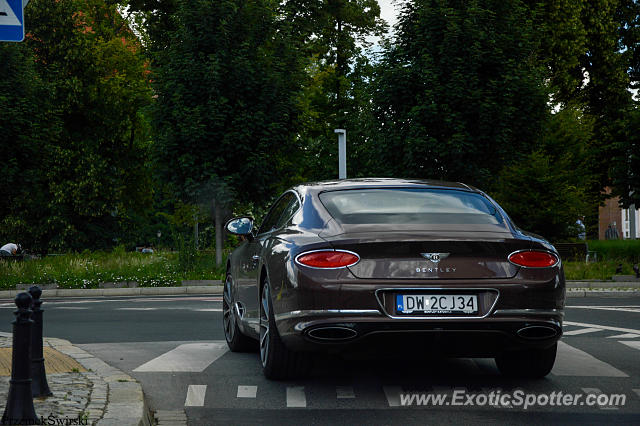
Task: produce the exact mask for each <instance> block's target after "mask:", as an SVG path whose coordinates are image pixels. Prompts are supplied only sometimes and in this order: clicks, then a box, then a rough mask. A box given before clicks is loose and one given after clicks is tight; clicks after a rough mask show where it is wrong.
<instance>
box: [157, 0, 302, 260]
mask: <svg viewBox="0 0 640 426" xmlns="http://www.w3.org/2000/svg"><path fill="white" fill-rule="evenodd" d="M276 5H277V4H276V3H275V2H273V1H268V0H241V1H238V0H236V1H232V0H227V1H217V2H210V1H205V0H199V1H189V2H188V1H182V2H179V5H178V9H177V12H176V13H175V14H174V15H173V17H172V20H173V21H174V22H175V24H176V27H177V30H175V31H173V32H171V33H170V34H169V46H168V48H167V49H165V50H163V51H160V52H158V53H157V58H156V61H155V63H156V64H157V68H156V69H155V74H154V79H155V83H156V84H155V89H156V92H157V95H158V99H157V104H156V108H155V118H154V126H155V131H156V135H157V136H156V137H157V141H156V149H155V156H156V160H157V166H158V169H157V171H158V176H159V179H160V181H162V182H166V183H167V184H168V186H169V188H168V191H169V193H171V194H173V195H174V196H175V197H177V198H179V199H182V200H183V201H184V202H189V203H196V202H198V201H200V200H201V198H202V196H203V194H208V196H209V197H211V198H210V203H214V204H215V206H216V208H215V209H214V210H216V214H215V216H216V218H217V219H218V220H217V221H216V233H217V234H218V235H221V234H222V228H221V225H222V221H223V220H220V219H221V218H222V219H224V218H223V214H222V212H221V211H220V210H218V209H224V208H225V207H226V205H228V204H229V203H230V201H229V198H230V195H232V192H233V194H236V195H237V196H236V197H232V198H234V201H248V200H254V201H255V200H266V199H268V198H269V197H270V195H271V193H272V192H273V191H274V190H276V189H279V188H281V187H282V186H286V185H288V184H289V183H290V181H291V180H292V179H296V176H295V175H294V176H292V175H290V174H289V173H288V172H289V171H290V170H292V169H294V170H295V169H296V167H293V164H294V162H295V161H296V158H297V154H296V152H297V149H296V145H295V143H294V142H295V136H296V134H297V131H298V127H297V116H298V110H299V106H298V98H297V96H298V92H299V91H300V87H301V78H302V64H301V60H300V56H299V53H298V51H297V50H296V49H295V46H294V45H293V44H292V43H290V40H289V33H290V30H289V27H288V23H287V22H286V21H282V20H279V19H278V16H277V14H276V7H275V6H276ZM211 188H217V189H218V190H217V191H213V193H212V192H211V191H210V189H211ZM224 188H229V189H231V190H233V191H227V190H224ZM218 249H219V250H218V251H220V250H221V247H218ZM219 258H220V257H218V259H219Z"/></svg>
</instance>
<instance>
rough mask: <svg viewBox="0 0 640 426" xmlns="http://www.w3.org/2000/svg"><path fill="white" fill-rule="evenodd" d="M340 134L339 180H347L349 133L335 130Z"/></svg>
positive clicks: (343, 130)
mask: <svg viewBox="0 0 640 426" xmlns="http://www.w3.org/2000/svg"><path fill="white" fill-rule="evenodd" d="M334 132H335V133H337V134H338V179H346V178H347V131H346V130H345V129H335V130H334Z"/></svg>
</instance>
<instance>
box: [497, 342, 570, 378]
mask: <svg viewBox="0 0 640 426" xmlns="http://www.w3.org/2000/svg"><path fill="white" fill-rule="evenodd" d="M557 350H558V344H557V343H554V344H553V345H552V346H550V347H548V348H546V349H527V350H523V351H510V352H504V353H503V354H502V355H500V356H497V357H496V358H495V360H496V365H497V366H498V370H500V372H501V373H502V374H503V375H505V376H509V377H519V378H525V379H541V378H543V377H544V376H546V375H547V374H549V373H550V372H551V369H552V368H553V364H554V363H555V362H556V351H557Z"/></svg>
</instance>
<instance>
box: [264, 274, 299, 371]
mask: <svg viewBox="0 0 640 426" xmlns="http://www.w3.org/2000/svg"><path fill="white" fill-rule="evenodd" d="M260 361H262V371H263V372H264V375H265V377H266V378H267V379H275V380H279V379H290V378H295V377H299V376H302V375H304V374H306V373H307V372H308V370H309V367H310V365H311V363H310V359H309V356H308V355H307V354H305V353H301V352H294V351H291V350H289V349H288V348H287V347H286V346H285V345H284V343H283V342H282V340H281V339H280V335H279V334H278V329H277V328H276V323H275V318H274V315H273V307H272V305H271V295H270V291H269V282H268V281H267V280H266V279H265V281H264V284H263V288H262V295H261V297H260Z"/></svg>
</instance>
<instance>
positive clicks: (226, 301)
mask: <svg viewBox="0 0 640 426" xmlns="http://www.w3.org/2000/svg"><path fill="white" fill-rule="evenodd" d="M232 282H233V281H232V278H231V274H227V279H226V280H225V282H224V291H223V293H222V324H223V326H224V337H225V339H226V340H227V345H228V346H229V349H231V351H232V352H247V351H252V350H254V349H255V346H256V342H255V340H253V339H251V338H250V337H247V336H245V335H244V334H242V332H241V331H240V329H239V328H238V321H239V320H240V319H239V318H238V315H237V311H236V307H235V301H234V298H233V291H232V288H231V284H232Z"/></svg>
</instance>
